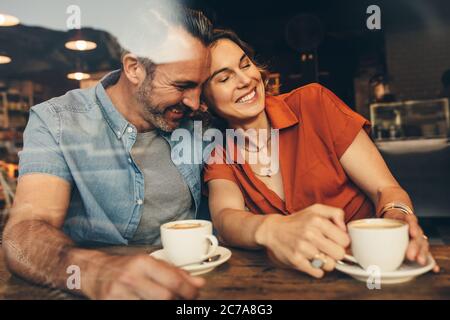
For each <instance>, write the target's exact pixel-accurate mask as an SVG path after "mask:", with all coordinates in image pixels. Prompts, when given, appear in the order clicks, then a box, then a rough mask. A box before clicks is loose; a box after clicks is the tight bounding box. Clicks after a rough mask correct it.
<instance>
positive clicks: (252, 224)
mask: <svg viewBox="0 0 450 320" xmlns="http://www.w3.org/2000/svg"><path fill="white" fill-rule="evenodd" d="M208 190H209V210H210V212H211V218H212V221H213V224H214V227H215V228H216V229H217V230H218V231H219V235H220V237H221V240H223V241H224V242H225V243H227V244H228V245H231V246H236V247H241V248H247V249H261V248H262V247H261V246H260V245H258V243H257V242H256V240H255V233H256V230H257V229H258V227H259V226H260V225H261V223H262V222H263V221H264V219H265V218H267V216H262V215H256V214H249V212H248V211H246V210H245V202H244V197H243V196H242V192H241V190H240V189H239V187H238V186H237V185H236V183H234V182H232V181H229V180H225V179H216V180H211V181H210V182H209V183H208Z"/></svg>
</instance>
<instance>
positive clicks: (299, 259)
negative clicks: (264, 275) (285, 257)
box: [290, 254, 325, 278]
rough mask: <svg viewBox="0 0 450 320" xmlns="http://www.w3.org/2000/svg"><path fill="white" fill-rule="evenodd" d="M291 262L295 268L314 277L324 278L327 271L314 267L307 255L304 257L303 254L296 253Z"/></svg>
mask: <svg viewBox="0 0 450 320" xmlns="http://www.w3.org/2000/svg"><path fill="white" fill-rule="evenodd" d="M290 262H291V264H292V266H293V267H294V269H297V270H300V271H303V272H305V273H307V274H309V275H311V276H313V277H314V278H322V277H323V276H324V274H325V271H324V270H322V269H318V268H314V267H313V266H312V265H311V262H310V261H309V260H308V259H306V257H304V256H303V255H300V254H298V255H294V256H292V258H291V259H290Z"/></svg>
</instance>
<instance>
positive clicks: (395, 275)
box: [336, 255, 436, 284]
mask: <svg viewBox="0 0 450 320" xmlns="http://www.w3.org/2000/svg"><path fill="white" fill-rule="evenodd" d="M435 265H436V262H435V261H434V259H433V257H432V256H431V255H429V256H428V263H427V264H426V265H425V266H421V265H419V264H418V263H415V262H410V261H405V262H403V264H402V265H401V266H400V268H398V269H397V270H395V271H390V272H381V284H394V283H403V282H407V281H410V280H412V279H414V278H415V277H417V276H419V275H421V274H424V273H427V272H428V271H430V270H431V269H433V267H434V266H435ZM336 269H337V270H339V271H341V272H343V273H346V274H348V275H350V276H352V277H353V278H355V279H357V280H359V281H364V282H366V281H367V279H368V278H369V276H372V277H373V276H374V275H373V274H372V275H371V274H370V273H369V272H367V271H366V270H364V269H363V268H362V267H361V266H359V265H356V264H353V263H348V262H346V261H338V263H337V264H336Z"/></svg>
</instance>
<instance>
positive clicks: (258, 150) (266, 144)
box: [244, 127, 272, 153]
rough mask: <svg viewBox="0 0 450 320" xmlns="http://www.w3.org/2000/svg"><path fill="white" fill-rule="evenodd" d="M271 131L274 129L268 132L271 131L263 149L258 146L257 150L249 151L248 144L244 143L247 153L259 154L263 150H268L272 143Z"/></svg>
mask: <svg viewBox="0 0 450 320" xmlns="http://www.w3.org/2000/svg"><path fill="white" fill-rule="evenodd" d="M271 129H272V127H270V129H269V130H268V131H269V138H268V139H267V141H266V143H265V144H263V145H262V146H261V147H260V146H258V145H257V146H255V150H249V149H248V148H247V144H246V143H244V149H245V151H247V152H251V153H258V152H260V151H261V150H264V149H265V148H267V146H268V145H269V144H270V141H271V139H272V134H271Z"/></svg>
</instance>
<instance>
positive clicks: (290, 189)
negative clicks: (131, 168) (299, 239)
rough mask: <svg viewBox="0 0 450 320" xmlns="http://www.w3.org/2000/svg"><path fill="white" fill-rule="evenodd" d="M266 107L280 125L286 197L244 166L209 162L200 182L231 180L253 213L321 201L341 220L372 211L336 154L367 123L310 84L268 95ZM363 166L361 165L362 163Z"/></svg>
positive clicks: (285, 210) (274, 124)
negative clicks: (340, 211)
mask: <svg viewBox="0 0 450 320" xmlns="http://www.w3.org/2000/svg"><path fill="white" fill-rule="evenodd" d="M265 111H266V113H267V116H268V118H269V121H270V123H271V125H272V128H274V129H279V159H280V160H279V161H280V163H279V164H280V170H281V176H282V179H283V187H284V193H285V201H283V200H281V199H280V197H279V196H278V195H277V194H276V193H275V192H273V191H272V190H270V189H269V188H268V187H267V186H266V185H265V184H264V183H263V182H262V181H261V180H260V179H258V178H257V177H256V176H255V175H254V173H253V171H252V169H251V168H250V166H249V165H248V164H247V163H245V164H237V163H233V164H227V163H225V154H224V163H223V164H209V165H206V167H205V170H204V181H205V183H207V182H208V181H211V180H214V179H227V180H230V181H233V182H235V183H236V184H237V185H238V186H239V188H240V190H241V191H242V194H243V196H244V199H245V205H246V206H247V208H248V209H249V210H250V211H251V212H252V213H255V214H270V213H279V214H285V215H288V214H292V213H295V212H297V211H299V210H302V209H304V208H306V207H308V206H310V205H312V204H315V203H321V204H325V205H329V206H334V207H339V208H342V209H343V210H344V211H345V220H346V222H348V221H350V220H354V219H361V218H366V217H370V216H374V215H375V209H374V206H373V204H372V202H371V201H370V199H369V198H368V197H367V196H366V195H365V194H364V193H363V191H362V190H360V189H359V188H358V187H357V186H356V185H354V184H353V183H352V181H351V180H350V179H349V177H348V176H347V175H346V173H345V171H344V169H343V167H342V165H341V163H340V162H339V159H340V157H341V156H342V155H343V154H344V152H345V150H346V149H347V148H348V147H349V146H350V144H351V143H352V141H353V140H354V139H355V137H356V135H357V134H358V132H359V131H360V130H361V129H362V128H363V129H364V130H365V131H366V132H367V133H369V132H370V123H369V122H368V121H367V120H366V119H364V118H363V117H362V116H361V115H359V114H358V113H356V112H354V111H352V110H351V109H350V108H349V107H348V106H347V105H346V104H345V103H344V102H342V101H341V100H340V99H339V98H338V97H337V96H336V95H334V94H333V93H332V92H331V91H330V90H328V89H326V88H325V87H323V86H321V85H319V84H309V85H307V86H303V87H300V88H298V89H296V90H293V91H291V92H290V93H287V94H283V95H279V96H267V97H266V108H265ZM361 166H362V168H363V164H361Z"/></svg>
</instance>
